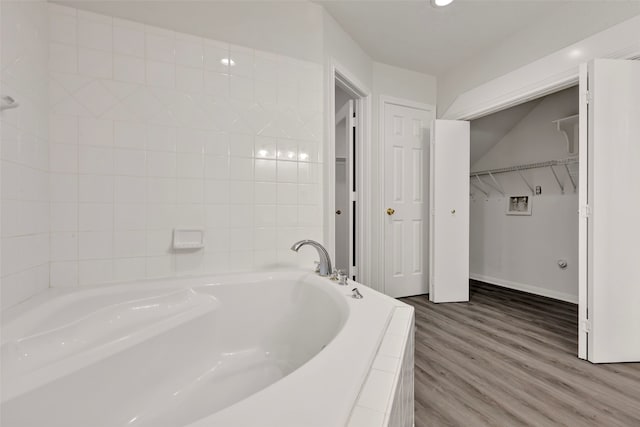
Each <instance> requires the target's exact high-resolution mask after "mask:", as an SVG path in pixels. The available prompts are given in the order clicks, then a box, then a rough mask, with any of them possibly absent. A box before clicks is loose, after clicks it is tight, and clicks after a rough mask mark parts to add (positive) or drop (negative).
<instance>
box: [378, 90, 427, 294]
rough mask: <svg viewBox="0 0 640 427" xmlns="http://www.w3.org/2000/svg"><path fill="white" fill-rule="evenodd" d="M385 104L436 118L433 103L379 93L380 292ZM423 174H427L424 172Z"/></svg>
mask: <svg viewBox="0 0 640 427" xmlns="http://www.w3.org/2000/svg"><path fill="white" fill-rule="evenodd" d="M387 104H390V105H399V106H401V107H407V108H414V109H416V110H423V111H428V112H429V113H430V114H431V120H432V121H433V120H435V118H436V107H435V106H434V105H430V104H425V103H422V102H417V101H412V100H409V99H403V98H396V97H393V96H388V95H380V105H379V109H378V128H379V129H378V174H379V175H378V176H379V177H380V179H379V182H378V191H379V193H378V194H380V197H379V198H378V200H379V203H378V207H377V209H376V211H377V214H376V216H378V220H379V221H380V229H379V230H378V233H379V236H380V242H381V244H380V247H379V248H378V259H379V260H380V262H379V263H378V268H379V272H378V277H380V283H381V286H382V289H379V290H380V291H381V292H383V293H386V286H387V284H386V282H385V277H386V276H385V271H384V250H385V243H386V242H385V241H384V239H385V232H384V228H385V224H386V220H385V215H386V212H385V207H384V202H385V200H384V183H385V170H384V163H385V162H384V160H385V156H384V148H385V145H384V144H385V140H384V135H385V133H384V132H385V128H384V122H385V117H384V111H385V106H386V105H387ZM431 126H432V125H431V123H429V129H431ZM425 149H427V150H428V149H429V147H425ZM425 176H427V175H426V174H425ZM425 215H428V212H427V213H425ZM426 219H427V220H428V219H429V217H428V216H427V217H426ZM429 239H431V236H429ZM425 247H429V245H425ZM427 274H430V272H428V273H427ZM428 277H429V276H428V275H427V276H426V278H427V280H428Z"/></svg>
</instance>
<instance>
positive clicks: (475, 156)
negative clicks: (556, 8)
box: [469, 86, 580, 334]
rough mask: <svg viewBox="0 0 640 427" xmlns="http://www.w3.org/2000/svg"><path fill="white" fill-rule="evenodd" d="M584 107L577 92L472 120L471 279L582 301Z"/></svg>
mask: <svg viewBox="0 0 640 427" xmlns="http://www.w3.org/2000/svg"><path fill="white" fill-rule="evenodd" d="M579 109H580V99H579V88H578V86H573V87H570V88H568V89H563V90H560V91H558V92H555V93H552V94H549V95H546V96H543V97H541V98H537V99H534V100H531V101H527V102H525V103H523V104H520V105H516V106H514V107H510V108H507V109H505V110H502V111H499V112H496V113H492V114H490V115H487V116H484V117H481V118H478V119H475V120H473V121H471V124H470V144H471V150H470V176H469V180H470V195H469V196H470V202H469V203H470V208H469V273H470V274H469V275H470V279H472V280H475V281H478V282H484V283H489V284H492V285H497V286H501V287H505V288H510V289H515V290H519V291H524V292H527V293H531V294H535V295H540V296H545V297H550V298H554V299H558V300H562V301H566V302H571V303H573V304H577V303H578V276H579V271H580V270H579V268H578V260H579V227H580V220H579V215H578V213H577V212H578V207H579V194H578V189H579V186H580V182H579V159H578V156H579V152H578V151H579V150H578V146H579V132H578V127H579V117H580V116H579ZM576 334H578V331H577V330H576Z"/></svg>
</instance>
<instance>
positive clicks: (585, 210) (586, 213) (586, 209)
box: [578, 205, 592, 218]
mask: <svg viewBox="0 0 640 427" xmlns="http://www.w3.org/2000/svg"><path fill="white" fill-rule="evenodd" d="M578 214H579V215H580V218H591V214H592V211H591V206H589V205H584V206H583V207H581V208H580V210H578Z"/></svg>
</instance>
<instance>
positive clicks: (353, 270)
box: [349, 265, 358, 277]
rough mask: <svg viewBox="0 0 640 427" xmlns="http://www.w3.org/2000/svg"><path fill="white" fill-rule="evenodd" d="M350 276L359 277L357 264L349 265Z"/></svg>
mask: <svg viewBox="0 0 640 427" xmlns="http://www.w3.org/2000/svg"><path fill="white" fill-rule="evenodd" d="M349 276H351V277H358V267H356V266H355V265H352V266H351V267H349Z"/></svg>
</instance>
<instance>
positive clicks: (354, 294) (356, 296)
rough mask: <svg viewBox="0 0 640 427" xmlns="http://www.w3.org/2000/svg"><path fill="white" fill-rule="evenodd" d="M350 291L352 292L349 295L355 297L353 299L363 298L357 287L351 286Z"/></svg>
mask: <svg viewBox="0 0 640 427" xmlns="http://www.w3.org/2000/svg"><path fill="white" fill-rule="evenodd" d="M351 292H353V295H351V297H352V298H355V299H362V298H364V297H363V296H362V294H361V293H360V291H359V290H358V288H353V289H351Z"/></svg>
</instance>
